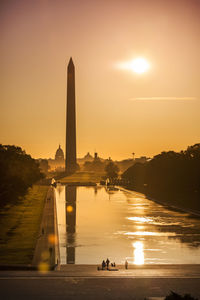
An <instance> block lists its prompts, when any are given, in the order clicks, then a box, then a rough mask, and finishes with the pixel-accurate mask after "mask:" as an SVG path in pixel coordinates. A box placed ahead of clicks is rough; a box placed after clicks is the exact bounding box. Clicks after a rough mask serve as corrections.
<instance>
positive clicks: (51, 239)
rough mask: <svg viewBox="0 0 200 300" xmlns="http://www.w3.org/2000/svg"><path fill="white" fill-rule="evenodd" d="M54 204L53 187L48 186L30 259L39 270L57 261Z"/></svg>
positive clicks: (45, 268)
mask: <svg viewBox="0 0 200 300" xmlns="http://www.w3.org/2000/svg"><path fill="white" fill-rule="evenodd" d="M55 205H56V201H55V194H54V188H53V187H49V190H48V192H47V197H46V199H45V204H44V209H43V215H42V220H41V225H40V230H39V235H38V239H37V243H36V247H35V252H34V257H33V261H32V266H34V267H37V268H38V269H40V270H49V269H51V268H53V267H54V266H55V263H56V262H57V261H59V250H58V246H57V240H58V239H57V225H56V222H57V220H56V213H55V210H56V207H55Z"/></svg>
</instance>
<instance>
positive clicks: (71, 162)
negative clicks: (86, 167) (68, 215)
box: [65, 58, 77, 174]
mask: <svg viewBox="0 0 200 300" xmlns="http://www.w3.org/2000/svg"><path fill="white" fill-rule="evenodd" d="M66 117H67V118H66V148H65V149H66V156H65V171H66V173H68V174H70V173H74V172H75V171H76V168H77V163H76V106H75V68H74V63H73V60H72V58H70V60H69V64H68V68H67V113H66Z"/></svg>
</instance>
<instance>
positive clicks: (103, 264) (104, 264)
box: [101, 258, 116, 270]
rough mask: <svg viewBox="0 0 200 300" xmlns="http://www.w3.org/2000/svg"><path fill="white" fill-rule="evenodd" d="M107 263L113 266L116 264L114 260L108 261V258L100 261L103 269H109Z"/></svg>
mask: <svg viewBox="0 0 200 300" xmlns="http://www.w3.org/2000/svg"><path fill="white" fill-rule="evenodd" d="M109 265H111V267H115V266H116V265H115V262H114V263H111V264H110V261H109V259H108V258H107V259H106V261H105V260H103V261H102V264H101V266H102V270H105V268H106V269H107V270H108V269H109Z"/></svg>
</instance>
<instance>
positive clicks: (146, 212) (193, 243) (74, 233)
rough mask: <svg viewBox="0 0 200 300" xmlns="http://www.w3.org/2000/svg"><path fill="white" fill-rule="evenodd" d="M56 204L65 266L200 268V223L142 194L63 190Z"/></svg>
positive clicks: (82, 188) (66, 187)
mask: <svg viewBox="0 0 200 300" xmlns="http://www.w3.org/2000/svg"><path fill="white" fill-rule="evenodd" d="M56 201H57V202H56V203H57V217H58V231H59V245H60V255H61V264H66V263H68V264H69V263H72V264H73V263H75V264H97V263H101V261H102V260H103V259H106V258H107V257H109V259H110V260H111V261H113V262H114V261H115V263H117V264H123V263H124V262H125V260H126V259H127V260H128V262H129V263H131V264H138V265H139V264H197V263H200V219H197V218H193V217H191V216H190V215H189V214H187V213H181V212H175V211H172V210H169V209H167V208H166V207H163V206H162V205H159V204H157V203H155V202H153V201H151V200H148V199H146V198H145V196H144V195H143V194H140V193H137V192H132V191H127V190H124V189H120V190H118V191H109V190H107V189H106V188H105V187H100V186H99V187H75V186H61V185H59V186H58V187H57V188H56Z"/></svg>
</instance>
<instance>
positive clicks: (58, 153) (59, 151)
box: [55, 145, 64, 162]
mask: <svg viewBox="0 0 200 300" xmlns="http://www.w3.org/2000/svg"><path fill="white" fill-rule="evenodd" d="M55 160H56V161H58V162H64V152H63V150H62V149H61V147H60V145H59V147H58V149H57V150H56V154H55Z"/></svg>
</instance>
